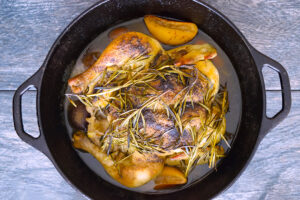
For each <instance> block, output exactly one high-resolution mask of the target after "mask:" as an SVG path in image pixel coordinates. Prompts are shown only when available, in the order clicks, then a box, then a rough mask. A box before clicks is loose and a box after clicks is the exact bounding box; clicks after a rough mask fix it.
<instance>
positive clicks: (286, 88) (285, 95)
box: [252, 48, 292, 138]
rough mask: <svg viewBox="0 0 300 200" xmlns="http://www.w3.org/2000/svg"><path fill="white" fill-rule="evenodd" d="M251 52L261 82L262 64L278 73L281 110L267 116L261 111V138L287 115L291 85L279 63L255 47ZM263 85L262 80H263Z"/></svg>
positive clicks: (290, 100)
mask: <svg viewBox="0 0 300 200" xmlns="http://www.w3.org/2000/svg"><path fill="white" fill-rule="evenodd" d="M252 53H253V56H254V60H255V62H256V65H257V67H258V69H259V70H258V71H259V73H260V76H261V78H262V82H263V73H262V68H263V67H264V65H266V64H267V65H269V67H270V68H271V69H273V70H275V71H276V72H278V74H279V78H280V85H281V94H282V95H281V96H282V108H281V110H280V111H279V112H278V113H277V114H276V115H274V116H273V117H268V116H267V114H266V112H265V111H264V113H263V121H262V131H261V136H260V137H261V138H263V137H264V136H265V135H266V134H267V132H268V131H269V130H271V129H272V128H274V127H275V126H277V125H278V124H279V123H280V122H281V121H282V120H283V119H284V118H286V117H287V115H288V113H289V112H290V109H291V104H292V99H291V86H290V81H289V76H288V73H287V71H286V70H285V69H284V68H283V66H282V65H281V64H279V63H278V62H276V61H274V60H273V59H271V58H269V57H267V56H266V55H264V54H262V53H260V52H259V51H257V50H256V49H254V48H252ZM263 85H264V82H263ZM264 107H265V108H266V94H264Z"/></svg>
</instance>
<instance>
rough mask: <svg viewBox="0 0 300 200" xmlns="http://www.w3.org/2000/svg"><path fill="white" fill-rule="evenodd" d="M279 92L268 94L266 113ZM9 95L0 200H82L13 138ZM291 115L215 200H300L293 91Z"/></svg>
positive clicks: (2, 99) (29, 113)
mask: <svg viewBox="0 0 300 200" xmlns="http://www.w3.org/2000/svg"><path fill="white" fill-rule="evenodd" d="M28 94H29V95H26V96H25V97H24V107H25V108H24V109H23V112H24V117H25V119H24V121H25V125H26V127H27V129H28V130H29V132H34V131H35V132H37V128H36V127H37V126H36V123H35V106H34V105H35V99H34V92H29V93H28ZM279 94H280V93H279V92H269V93H268V96H269V97H270V101H269V102H270V105H269V107H270V109H271V110H273V111H274V110H275V109H277V108H278V107H279V106H280V103H279V102H280V101H279V98H280V95H279ZM12 96H13V92H0V104H1V105H5V106H2V107H1V109H0V121H1V123H0V130H2V131H1V139H0V161H1V162H0V172H1V173H0V191H1V192H0V199H35V198H38V199H84V197H83V196H82V195H81V194H80V193H78V192H77V191H75V190H74V189H72V188H71V187H70V186H69V185H68V183H67V182H65V181H64V180H63V179H62V177H61V176H60V175H59V174H58V172H57V171H56V170H55V168H54V167H53V165H52V164H51V162H50V161H49V160H48V159H47V158H46V157H45V156H43V155H42V154H41V153H39V152H38V151H37V150H35V149H33V148H32V147H30V146H29V145H27V144H26V143H24V142H22V141H21V140H20V139H19V138H18V136H17V135H16V133H15V131H14V128H13V123H12V114H11V109H12V108H11V102H12ZM292 97H293V105H292V109H291V113H290V115H289V116H288V118H287V119H286V120H284V121H283V122H282V123H281V124H280V125H279V126H278V127H276V128H275V129H274V130H272V131H271V132H270V133H269V134H268V135H267V136H266V137H265V138H264V140H263V141H262V143H261V144H260V146H259V148H258V150H257V152H256V154H255V156H254V158H253V160H252V161H251V162H250V164H249V166H248V167H247V169H246V170H245V172H244V173H243V174H242V175H241V177H240V178H239V179H238V180H237V181H236V183H234V184H233V186H232V187H231V188H229V189H228V190H227V191H226V192H224V193H222V194H221V195H220V196H218V197H217V198H216V199H218V200H219V199H220V200H221V199H295V200H296V199H300V176H299V174H300V168H299V166H300V143H299V141H300V126H299V121H300V92H293V95H292Z"/></svg>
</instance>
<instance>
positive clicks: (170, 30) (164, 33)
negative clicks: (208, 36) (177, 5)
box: [144, 15, 198, 45]
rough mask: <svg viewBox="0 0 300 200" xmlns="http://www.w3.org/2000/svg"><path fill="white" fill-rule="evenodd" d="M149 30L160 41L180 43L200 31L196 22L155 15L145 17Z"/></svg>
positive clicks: (170, 43) (173, 43)
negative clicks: (172, 19) (173, 19)
mask: <svg viewBox="0 0 300 200" xmlns="http://www.w3.org/2000/svg"><path fill="white" fill-rule="evenodd" d="M144 20H145V23H146V26H147V28H148V30H149V32H150V33H151V34H152V35H153V36H154V37H155V38H156V39H157V40H159V41H160V42H162V43H164V44H168V45H180V44H184V43H186V42H188V41H190V40H192V39H193V38H194V37H195V35H196V34H197V32H198V28H197V26H196V24H194V23H190V22H179V21H171V20H167V19H162V18H159V17H156V16H153V15H146V16H145V17H144Z"/></svg>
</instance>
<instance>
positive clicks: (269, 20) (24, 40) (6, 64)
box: [0, 0, 300, 90]
mask: <svg viewBox="0 0 300 200" xmlns="http://www.w3.org/2000/svg"><path fill="white" fill-rule="evenodd" d="M96 1H97V0H92V1H89V2H86V1H80V0H72V1H64V0H55V1H47V0H31V1H25V0H17V1H5V0H2V1H1V3H0V52H1V54H0V60H1V62H0V80H1V81H0V90H14V89H16V88H17V87H18V86H19V85H20V84H21V83H22V82H24V81H25V80H26V79H27V78H29V77H30V75H32V74H33V73H34V72H35V71H36V70H37V69H38V68H39V66H40V65H41V64H42V62H43V60H44V58H45V56H46V54H47V52H48V51H49V49H50V47H51V45H52V43H53V42H54V40H55V39H56V37H57V36H58V35H59V34H60V33H61V31H62V30H63V29H64V27H65V26H67V24H69V23H70V22H71V20H72V19H74V18H75V17H76V16H77V15H78V14H79V13H81V12H82V11H83V10H85V9H86V8H88V7H89V6H90V5H92V4H93V3H94V2H96ZM205 1H206V2H208V3H210V4H212V5H213V6H215V7H216V8H217V9H219V10H220V11H221V12H223V13H224V14H225V15H226V16H228V17H229V18H230V19H231V20H232V21H233V22H234V23H235V24H236V25H237V26H238V28H240V29H241V31H242V32H243V33H244V34H245V36H246V37H247V38H248V40H249V41H250V42H251V44H253V46H254V47H256V48H257V49H258V50H260V51H262V52H263V53H265V54H266V55H268V56H270V57H272V58H274V59H275V60H277V61H279V62H280V63H282V65H283V66H285V67H286V69H287V70H288V72H289V75H290V78H291V85H292V89H295V90H298V89H300V82H299V81H298V78H297V77H299V76H300V71H299V70H297V67H298V66H300V59H299V56H298V55H299V54H300V45H299V44H300V37H299V35H300V26H299V24H300V2H299V1H297V0H276V1H274V0H266V1H265V0H251V1H249V0H241V1H239V0H228V1H222V0H215V1H209V0H205ZM16 77H18V78H16ZM273 79H274V77H273V76H272V75H270V76H267V77H266V80H267V82H269V84H268V85H267V86H268V89H271V90H277V89H279V87H278V84H273Z"/></svg>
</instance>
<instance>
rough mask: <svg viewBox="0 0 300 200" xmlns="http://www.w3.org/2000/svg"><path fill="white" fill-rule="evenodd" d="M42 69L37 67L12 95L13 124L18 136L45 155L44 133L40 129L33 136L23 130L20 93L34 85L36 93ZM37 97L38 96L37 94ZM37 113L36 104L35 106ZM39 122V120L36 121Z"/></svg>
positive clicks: (46, 149)
mask: <svg viewBox="0 0 300 200" xmlns="http://www.w3.org/2000/svg"><path fill="white" fill-rule="evenodd" d="M42 73H43V70H42V68H41V69H39V70H38V71H37V72H36V73H35V74H34V75H32V76H31V77H30V78H29V79H27V80H26V81H25V82H24V83H23V84H22V85H21V86H20V87H19V88H18V89H17V90H16V92H15V94H14V97H13V119H14V126H15V130H16V132H17V134H18V136H19V137H20V138H21V139H22V140H23V141H24V142H26V143H27V144H29V145H31V146H33V147H34V148H36V149H37V150H39V151H41V152H43V153H44V154H45V155H49V154H48V147H47V144H46V142H45V139H44V135H43V134H42V132H41V129H40V135H39V136H38V137H37V138H35V137H32V136H31V135H29V134H28V133H26V132H25V130H24V125H23V119H22V95H23V94H24V93H25V92H26V91H28V90H29V89H30V88H32V87H34V88H36V90H37V95H38V94H39V90H40V80H41V76H42ZM37 99H38V96H37ZM36 109H37V113H38V109H39V107H38V105H37V106H36ZM38 123H39V122H38Z"/></svg>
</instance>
